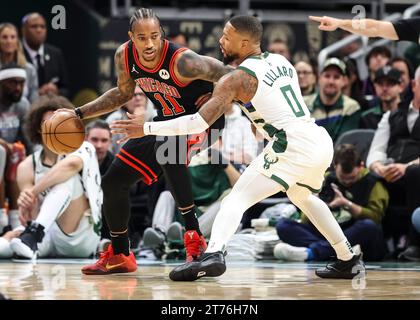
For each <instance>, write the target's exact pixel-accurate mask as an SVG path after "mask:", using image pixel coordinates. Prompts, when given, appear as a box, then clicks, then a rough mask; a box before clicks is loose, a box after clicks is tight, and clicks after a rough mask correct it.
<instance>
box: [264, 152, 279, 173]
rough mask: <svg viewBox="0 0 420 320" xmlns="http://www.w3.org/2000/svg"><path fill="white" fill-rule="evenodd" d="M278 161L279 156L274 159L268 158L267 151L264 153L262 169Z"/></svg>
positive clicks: (266, 168) (268, 167)
mask: <svg viewBox="0 0 420 320" xmlns="http://www.w3.org/2000/svg"><path fill="white" fill-rule="evenodd" d="M278 161H279V158H278V157H276V158H275V159H270V157H269V156H268V153H266V154H265V155H264V169H265V170H268V169H270V166H271V165H272V164H273V163H276V162H278Z"/></svg>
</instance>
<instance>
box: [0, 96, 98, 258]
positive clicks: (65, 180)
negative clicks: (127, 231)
mask: <svg viewBox="0 0 420 320" xmlns="http://www.w3.org/2000/svg"><path fill="white" fill-rule="evenodd" d="M63 106H64V107H67V108H72V105H71V103H70V102H69V101H68V100H67V99H65V98H63V97H47V96H43V97H41V98H40V99H39V100H38V101H37V102H36V103H35V105H34V106H33V107H32V109H31V111H30V113H29V115H28V120H27V133H28V136H29V138H30V140H31V142H33V143H35V144H37V143H38V144H39V143H42V139H41V133H40V128H41V123H42V122H43V121H45V120H46V119H48V118H49V117H51V116H52V114H53V112H54V111H55V110H57V109H59V108H63ZM17 180H18V185H19V189H20V190H21V193H20V195H19V198H18V205H19V211H20V216H21V223H22V225H27V226H26V228H23V227H20V228H21V229H24V231H23V232H22V233H21V234H20V236H18V237H15V238H13V239H11V241H10V246H7V243H5V240H4V239H5V238H3V240H2V241H1V243H2V245H0V247H1V246H3V248H2V249H0V250H1V251H2V253H1V254H0V255H2V256H4V255H7V254H9V255H12V254H13V253H15V254H16V255H17V256H19V257H22V258H28V259H30V258H34V257H36V256H38V257H74V258H87V257H89V256H92V255H93V254H94V253H96V249H97V247H98V244H99V241H100V227H101V205H102V190H101V188H100V183H101V176H100V173H99V165H98V160H97V159H96V151H95V148H94V147H93V145H92V144H90V143H89V142H86V141H85V142H84V143H83V144H82V146H81V147H80V148H79V149H78V150H77V151H75V152H73V153H71V154H69V155H67V156H66V157H63V156H57V155H56V154H54V153H53V152H51V151H50V150H49V149H48V148H47V147H46V146H45V145H42V148H41V149H40V150H38V151H37V152H35V153H33V154H31V155H30V156H28V157H27V158H26V159H25V160H24V161H22V163H21V164H20V165H19V167H18V170H17ZM15 232H16V231H15ZM6 238H7V237H6Z"/></svg>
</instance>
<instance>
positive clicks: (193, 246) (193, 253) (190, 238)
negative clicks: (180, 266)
mask: <svg viewBox="0 0 420 320" xmlns="http://www.w3.org/2000/svg"><path fill="white" fill-rule="evenodd" d="M184 246H185V251H186V255H187V262H191V261H193V260H194V259H196V258H198V257H199V256H201V254H203V253H204V251H206V249H207V243H206V239H205V238H204V237H203V236H199V235H198V233H197V231H196V230H187V231H185V233H184Z"/></svg>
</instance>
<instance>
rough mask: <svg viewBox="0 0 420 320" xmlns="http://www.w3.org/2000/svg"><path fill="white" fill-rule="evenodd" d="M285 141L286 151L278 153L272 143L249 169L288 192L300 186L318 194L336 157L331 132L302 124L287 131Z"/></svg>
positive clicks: (308, 124)
mask: <svg viewBox="0 0 420 320" xmlns="http://www.w3.org/2000/svg"><path fill="white" fill-rule="evenodd" d="M286 139H287V147H286V150H285V151H284V152H275V151H274V150H273V144H274V143H275V141H274V140H273V141H270V142H269V143H268V144H267V146H266V147H265V148H264V150H263V151H262V152H261V154H260V155H259V156H258V157H257V158H256V159H255V160H254V161H253V162H252V163H251V165H250V167H253V169H255V170H257V171H258V172H260V173H262V174H263V175H265V176H267V177H269V178H271V179H273V180H275V181H276V182H278V183H279V184H281V185H282V186H283V187H284V189H285V191H287V190H288V189H289V187H291V186H293V185H295V184H297V185H299V186H302V187H306V188H308V189H309V190H311V191H312V192H314V193H317V192H319V191H320V189H321V187H322V183H323V181H324V174H325V171H326V170H327V169H328V167H329V166H330V165H331V162H332V159H333V155H334V147H333V142H332V140H331V138H330V136H329V134H328V132H327V131H326V130H325V129H324V128H323V127H319V126H317V125H316V124H313V123H307V124H305V123H303V124H302V125H299V127H296V128H293V129H288V130H287V131H286Z"/></svg>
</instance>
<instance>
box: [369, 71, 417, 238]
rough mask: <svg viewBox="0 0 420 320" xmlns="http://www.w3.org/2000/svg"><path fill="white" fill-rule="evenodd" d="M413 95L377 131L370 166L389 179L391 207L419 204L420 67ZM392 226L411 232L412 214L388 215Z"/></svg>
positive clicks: (388, 112)
mask: <svg viewBox="0 0 420 320" xmlns="http://www.w3.org/2000/svg"><path fill="white" fill-rule="evenodd" d="M411 85H412V89H413V93H414V97H413V100H412V101H411V103H410V105H409V106H408V107H399V108H397V109H396V110H393V111H391V110H390V111H387V112H385V113H384V115H383V116H382V119H381V121H380V122H379V124H378V129H377V130H376V132H375V136H374V138H373V141H372V144H371V146H370V150H369V154H368V157H367V161H366V164H367V167H368V168H369V169H370V170H371V171H373V172H375V173H376V174H377V175H379V176H381V177H383V178H384V179H385V180H386V187H387V189H388V191H389V193H390V206H391V205H392V206H406V207H407V209H408V211H409V212H410V213H411V212H414V210H415V209H416V208H417V207H419V206H420V197H419V190H420V166H419V164H420V162H419V156H420V117H419V110H420V67H419V68H417V70H416V73H415V77H414V80H413V81H412V82H411ZM386 218H388V221H389V225H391V226H392V228H393V229H395V228H399V229H400V230H401V232H408V228H409V225H410V224H411V223H410V217H405V218H407V219H403V218H404V217H401V216H398V217H394V219H393V217H392V216H390V215H388V217H386Z"/></svg>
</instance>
